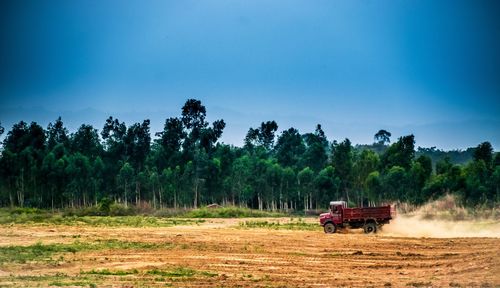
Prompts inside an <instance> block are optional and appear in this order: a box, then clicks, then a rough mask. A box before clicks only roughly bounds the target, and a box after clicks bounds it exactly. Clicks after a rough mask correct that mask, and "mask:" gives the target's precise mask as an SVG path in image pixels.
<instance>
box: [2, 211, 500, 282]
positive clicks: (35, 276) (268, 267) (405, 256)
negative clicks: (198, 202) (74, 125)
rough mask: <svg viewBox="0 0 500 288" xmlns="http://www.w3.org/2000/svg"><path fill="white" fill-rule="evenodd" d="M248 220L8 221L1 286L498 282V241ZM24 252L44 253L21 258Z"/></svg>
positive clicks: (5, 233) (3, 239) (499, 255)
mask: <svg viewBox="0 0 500 288" xmlns="http://www.w3.org/2000/svg"><path fill="white" fill-rule="evenodd" d="M246 220H248V219H237V220H236V219H211V220H210V219H207V220H206V222H204V223H201V224H193V225H184V226H174V227H162V228H156V227H155V228H149V227H148V228H133V227H91V226H84V225H83V226H35V225H10V226H9V225H3V226H0V247H3V248H4V249H6V250H3V251H4V253H6V252H5V251H7V252H9V253H13V254H12V255H11V256H1V255H0V259H3V261H2V262H3V263H2V262H0V287H10V286H14V287H37V286H41V287H46V286H54V287H55V286H70V287H71V286H74V287H81V286H86V287H168V286H173V287H339V286H345V287H500V238H498V237H490V238H486V237H484V238H475V237H468V238H419V237H417V238H409V237H396V236H394V233H387V232H386V233H385V234H384V233H380V234H378V235H364V234H361V233H359V232H355V231H351V232H349V233H344V234H329V235H326V234H324V233H323V232H322V230H320V229H319V228H318V229H317V230H312V231H307V230H298V231H295V230H274V229H269V228H251V229H242V228H241V227H239V226H238V223H239V222H241V221H246ZM254 220H256V219H254ZM256 221H262V219H258V220H256ZM269 221H277V220H276V219H272V220H270V219H269ZM280 221H283V222H285V221H287V220H286V219H280ZM307 221H312V222H315V221H316V220H315V219H308V220H307ZM106 241H108V242H106ZM37 243H38V244H37ZM55 243H57V244H58V245H59V244H61V243H62V244H61V245H62V246H61V245H59V246H51V245H55ZM81 243H100V244H95V246H90V247H86V246H85V247H83V246H82V247H80V246H81ZM103 243H106V244H105V245H104V244H103ZM34 244H37V245H38V246H39V247H38V246H33V245H34ZM30 245H31V246H30ZM64 245H66V246H64ZM79 245H80V246H79ZM148 245H150V246H148ZM8 246H26V247H32V248H30V249H31V250H30V249H28V250H27V251H25V250H23V247H21V248H19V247H16V249H20V250H12V251H13V252H12V251H11V250H9V249H10V248H8V249H7V248H6V247H8ZM33 247H36V249H35V248H33ZM55 247H62V248H60V249H67V250H64V251H63V252H61V251H60V250H57V249H56V248H55ZM71 247H77V248H72V249H74V250H71ZM12 249H14V248H12ZM58 249H59V248H58ZM68 249H69V250H68ZM40 251H42V252H40ZM25 252H26V253H35V254H36V253H40V254H37V255H38V256H40V255H42V256H40V257H35V256H36V255H35V256H33V255H27V256H26V257H28V259H24V260H23V259H17V258H16V257H18V256H19V257H20V255H21V254H22V253H25ZM43 253H49V254H46V256H43V255H45V254H43ZM9 255H10V254H9ZM47 255H48V256H47ZM1 257H3V258H1ZM9 257H10V258H9ZM30 257H31V258H30Z"/></svg>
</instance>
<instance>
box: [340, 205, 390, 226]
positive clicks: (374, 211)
mask: <svg viewBox="0 0 500 288" xmlns="http://www.w3.org/2000/svg"><path fill="white" fill-rule="evenodd" d="M343 213H344V215H343V216H344V222H351V221H364V220H366V219H376V220H377V221H380V220H389V219H392V213H391V206H382V207H362V208H344V209H343Z"/></svg>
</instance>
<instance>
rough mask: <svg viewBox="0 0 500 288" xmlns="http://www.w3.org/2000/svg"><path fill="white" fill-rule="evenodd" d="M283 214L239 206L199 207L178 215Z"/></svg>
mask: <svg viewBox="0 0 500 288" xmlns="http://www.w3.org/2000/svg"><path fill="white" fill-rule="evenodd" d="M284 216H287V214H283V213H278V212H269V211H260V210H253V209H249V208H239V207H221V208H200V209H195V210H191V211H188V212H186V213H185V214H183V215H179V217H186V218H254V217H284Z"/></svg>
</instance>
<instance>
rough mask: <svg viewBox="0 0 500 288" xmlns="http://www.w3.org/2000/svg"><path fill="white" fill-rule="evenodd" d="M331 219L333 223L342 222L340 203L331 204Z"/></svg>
mask: <svg viewBox="0 0 500 288" xmlns="http://www.w3.org/2000/svg"><path fill="white" fill-rule="evenodd" d="M332 221H333V223H335V224H341V223H342V206H340V205H333V206H332Z"/></svg>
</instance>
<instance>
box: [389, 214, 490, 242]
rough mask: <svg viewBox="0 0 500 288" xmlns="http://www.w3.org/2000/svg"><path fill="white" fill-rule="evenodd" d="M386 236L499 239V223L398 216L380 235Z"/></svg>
mask: <svg viewBox="0 0 500 288" xmlns="http://www.w3.org/2000/svg"><path fill="white" fill-rule="evenodd" d="M380 234H381V235H387V236H401V237H431V238H455V237H495V238H500V221H498V220H478V221H471V220H468V221H451V220H427V219H422V218H421V217H420V216H419V215H415V216H406V215H399V216H397V217H396V219H394V220H392V221H391V223H390V224H388V225H385V226H384V227H383V229H382V231H381V233H380Z"/></svg>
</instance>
